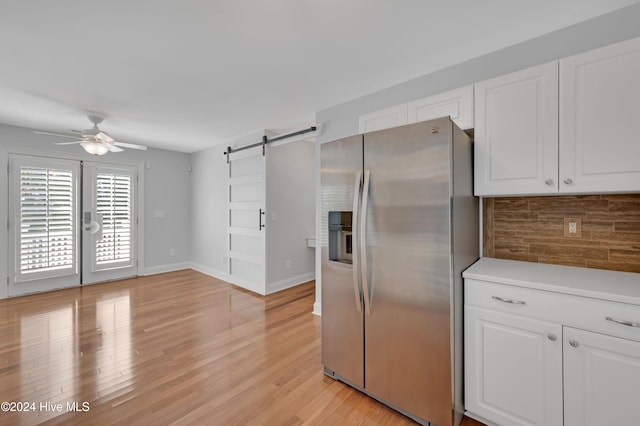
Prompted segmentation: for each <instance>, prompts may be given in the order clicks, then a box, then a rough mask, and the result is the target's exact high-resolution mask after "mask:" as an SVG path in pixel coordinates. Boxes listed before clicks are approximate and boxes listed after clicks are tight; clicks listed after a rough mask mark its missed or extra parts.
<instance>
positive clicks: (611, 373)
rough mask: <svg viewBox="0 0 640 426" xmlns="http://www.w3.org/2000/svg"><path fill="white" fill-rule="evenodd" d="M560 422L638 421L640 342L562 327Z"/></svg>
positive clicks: (583, 425) (573, 425)
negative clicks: (562, 364)
mask: <svg viewBox="0 0 640 426" xmlns="http://www.w3.org/2000/svg"><path fill="white" fill-rule="evenodd" d="M563 363H564V424H565V425H566V426H600V425H633V424H638V422H639V421H640V415H639V414H638V407H637V406H636V404H637V403H638V397H639V396H640V342H636V341H633V340H628V339H621V338H618V337H611V336H607V335H604V334H600V333H593V332H590V331H584V330H579V329H575V328H571V327H564V361H563Z"/></svg>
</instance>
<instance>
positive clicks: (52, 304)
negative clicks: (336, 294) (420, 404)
mask: <svg viewBox="0 0 640 426" xmlns="http://www.w3.org/2000/svg"><path fill="white" fill-rule="evenodd" d="M314 296H315V287H314V283H313V282H310V283H307V284H303V285H301V286H298V287H294V288H292V289H289V290H285V291H282V292H279V293H276V294H273V295H270V296H266V297H263V296H258V295H255V294H253V293H250V292H248V291H245V290H242V289H239V288H237V287H234V286H232V285H229V284H227V283H224V282H222V281H219V280H216V279H214V278H211V277H208V276H206V275H204V274H201V273H198V272H195V271H192V270H184V271H176V272H170V273H166V274H160V275H154V276H149V277H140V278H135V279H128V280H122V281H117V282H111V283H105V284H96V285H91V286H86V287H81V288H71V289H65V290H59V291H54V292H49V293H43V294H38V295H30V296H23V297H18V298H14V299H7V300H0V401H14V402H16V403H18V402H20V403H33V404H35V408H36V409H35V410H31V409H27V410H25V411H22V412H0V424H2V425H5V424H6V425H12V424H16V425H33V424H51V425H54V424H65V425H66V424H70V425H85V424H100V425H108V424H140V425H149V424H154V425H155V424H167V425H168V424H172V425H188V424H194V425H200V424H214V425H217V424H220V425H226V424H230V425H231V424H232V425H245V424H246V425H265V424H268V425H299V424H307V425H336V424H368V425H378V424H380V425H383V424H393V425H402V424H414V422H413V421H411V420H410V419H408V418H407V417H404V416H402V415H401V414H399V413H397V412H395V411H393V410H391V409H390V408H388V407H386V406H384V405H382V404H380V403H378V402H377V401H375V400H373V399H371V398H369V397H367V396H366V395H364V394H362V393H360V392H358V391H357V390H355V389H352V388H350V387H348V386H346V385H344V384H342V383H340V382H337V381H334V380H332V379H330V378H328V377H326V376H325V375H324V374H323V373H322V365H321V359H320V321H321V319H320V318H319V317H316V316H314V315H312V314H311V310H312V306H313V302H314ZM85 402H86V403H88V408H89V409H88V411H68V408H69V407H67V404H73V403H78V405H77V406H76V407H80V408H82V403H85ZM52 407H54V408H55V409H54V408H52ZM58 407H62V408H61V409H59V410H58ZM463 425H464V426H477V425H481V423H477V422H475V421H474V420H471V419H468V418H465V420H464V422H463Z"/></svg>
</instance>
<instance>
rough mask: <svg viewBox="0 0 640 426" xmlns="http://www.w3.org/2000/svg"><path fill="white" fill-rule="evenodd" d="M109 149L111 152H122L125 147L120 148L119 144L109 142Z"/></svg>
mask: <svg viewBox="0 0 640 426" xmlns="http://www.w3.org/2000/svg"><path fill="white" fill-rule="evenodd" d="M109 151H111V152H122V151H124V149H122V148H118V147H117V146H114V145H111V144H109Z"/></svg>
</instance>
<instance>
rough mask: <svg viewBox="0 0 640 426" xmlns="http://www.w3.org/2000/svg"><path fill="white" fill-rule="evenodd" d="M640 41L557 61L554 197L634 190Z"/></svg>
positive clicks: (639, 155)
mask: <svg viewBox="0 0 640 426" xmlns="http://www.w3.org/2000/svg"><path fill="white" fill-rule="evenodd" d="M639 119H640V38H636V39H632V40H628V41H625V42H622V43H617V44H614V45H611V46H607V47H604V48H601V49H597V50H593V51H590V52H586V53H583V54H580V55H576V56H572V57H569V58H566V59H563V60H561V61H560V191H561V192H603V191H607V192H608V191H615V192H618V191H638V190H640V136H639V133H638V129H637V126H638V120H639Z"/></svg>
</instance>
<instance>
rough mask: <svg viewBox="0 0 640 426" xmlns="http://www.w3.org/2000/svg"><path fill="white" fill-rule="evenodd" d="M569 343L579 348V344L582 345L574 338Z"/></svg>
mask: <svg viewBox="0 0 640 426" xmlns="http://www.w3.org/2000/svg"><path fill="white" fill-rule="evenodd" d="M569 344H570V345H571V346H572V347H574V348H577V347H578V346H580V343H578V341H577V340H573V339H571V340H569Z"/></svg>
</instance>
